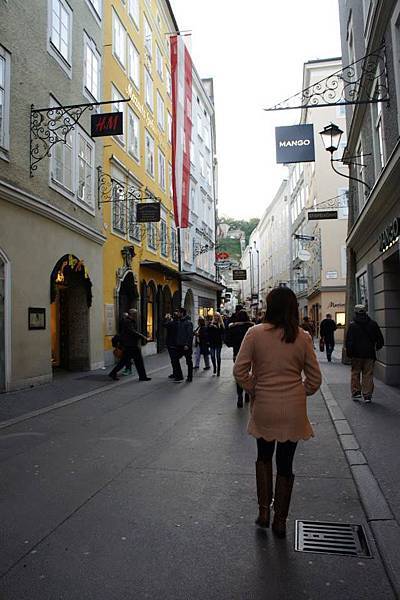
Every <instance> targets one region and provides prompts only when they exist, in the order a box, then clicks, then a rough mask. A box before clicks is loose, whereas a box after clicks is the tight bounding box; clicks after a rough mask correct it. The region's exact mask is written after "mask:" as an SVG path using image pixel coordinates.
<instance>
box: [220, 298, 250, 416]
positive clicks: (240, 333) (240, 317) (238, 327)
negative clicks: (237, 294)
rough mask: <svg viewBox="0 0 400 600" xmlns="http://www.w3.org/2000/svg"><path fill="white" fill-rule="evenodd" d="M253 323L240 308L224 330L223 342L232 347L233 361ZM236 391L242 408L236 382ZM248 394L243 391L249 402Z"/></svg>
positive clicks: (239, 406) (238, 404)
mask: <svg viewBox="0 0 400 600" xmlns="http://www.w3.org/2000/svg"><path fill="white" fill-rule="evenodd" d="M253 326H254V323H252V322H251V321H250V320H249V316H248V314H247V312H246V311H245V310H243V309H242V310H240V311H239V312H238V313H237V315H236V321H235V322H234V323H231V324H230V325H229V327H228V329H227V330H226V333H225V343H226V345H227V346H229V347H231V348H233V362H235V360H236V357H237V355H238V353H239V350H240V346H241V343H242V341H243V338H244V336H245V335H246V333H247V331H248V329H250V327H253ZM236 392H237V407H238V408H243V388H242V386H241V385H240V384H239V382H236ZM249 400H250V396H249V394H248V393H247V392H246V393H245V401H246V402H249Z"/></svg>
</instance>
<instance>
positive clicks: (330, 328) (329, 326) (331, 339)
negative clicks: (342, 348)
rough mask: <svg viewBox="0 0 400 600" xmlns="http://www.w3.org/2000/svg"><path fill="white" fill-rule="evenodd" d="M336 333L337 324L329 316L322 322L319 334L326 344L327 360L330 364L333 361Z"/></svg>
mask: <svg viewBox="0 0 400 600" xmlns="http://www.w3.org/2000/svg"><path fill="white" fill-rule="evenodd" d="M335 331H336V323H335V321H334V320H333V319H332V315H330V314H327V315H326V318H325V319H323V320H322V321H321V325H320V326H319V334H320V337H321V338H323V340H324V343H325V350H326V358H327V359H328V362H331V361H332V352H333V349H334V347H335Z"/></svg>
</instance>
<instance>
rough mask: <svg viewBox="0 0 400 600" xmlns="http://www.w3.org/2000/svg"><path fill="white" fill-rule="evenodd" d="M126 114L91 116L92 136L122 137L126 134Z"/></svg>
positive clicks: (115, 113)
mask: <svg viewBox="0 0 400 600" xmlns="http://www.w3.org/2000/svg"><path fill="white" fill-rule="evenodd" d="M123 117H124V113H122V112H112V113H99V114H97V115H92V116H91V136H92V138H93V137H104V136H106V135H121V134H122V133H123V132H124V127H123V122H124V119H123Z"/></svg>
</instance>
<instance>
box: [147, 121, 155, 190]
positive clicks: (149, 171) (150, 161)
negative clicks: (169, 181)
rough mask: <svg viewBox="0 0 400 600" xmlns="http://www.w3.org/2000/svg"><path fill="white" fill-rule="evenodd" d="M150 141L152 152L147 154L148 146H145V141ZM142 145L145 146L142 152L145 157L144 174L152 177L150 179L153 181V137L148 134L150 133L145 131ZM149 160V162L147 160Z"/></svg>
mask: <svg viewBox="0 0 400 600" xmlns="http://www.w3.org/2000/svg"><path fill="white" fill-rule="evenodd" d="M148 139H149V140H151V142H152V152H150V154H149V149H148V145H147V140H148ZM144 144H145V151H144V155H145V161H144V162H145V169H146V173H147V174H148V175H149V176H150V177H152V179H154V173H155V141H154V138H153V136H152V135H151V134H150V132H149V131H148V130H147V129H145V134H144ZM149 159H151V160H149ZM149 166H151V167H152V168H151V169H149Z"/></svg>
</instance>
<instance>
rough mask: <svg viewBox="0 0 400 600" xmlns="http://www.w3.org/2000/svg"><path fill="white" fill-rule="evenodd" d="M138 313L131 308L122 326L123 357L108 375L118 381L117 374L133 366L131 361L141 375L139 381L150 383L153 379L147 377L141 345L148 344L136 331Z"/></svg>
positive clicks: (144, 337)
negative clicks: (142, 343) (123, 368)
mask: <svg viewBox="0 0 400 600" xmlns="http://www.w3.org/2000/svg"><path fill="white" fill-rule="evenodd" d="M136 316H137V311H136V309H134V308H130V309H129V311H128V317H127V318H126V319H124V320H123V322H122V324H121V334H120V344H121V346H122V348H123V357H122V359H121V360H120V361H119V363H118V364H117V365H116V366H115V367H114V368H113V370H112V371H111V372H110V373H109V374H108V376H109V377H111V379H114V380H117V379H118V376H117V373H118V371H120V370H121V369H122V367H123V366H124V365H125V367H126V368H128V366H130V365H131V360H132V359H133V362H134V363H135V367H136V371H137V373H138V375H139V381H150V380H151V377H147V374H146V369H145V366H144V362H143V356H142V350H141V347H140V343H141V342H142V341H144V342H147V338H146V336H144V335H142V334H141V333H139V331H137V329H136Z"/></svg>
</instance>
